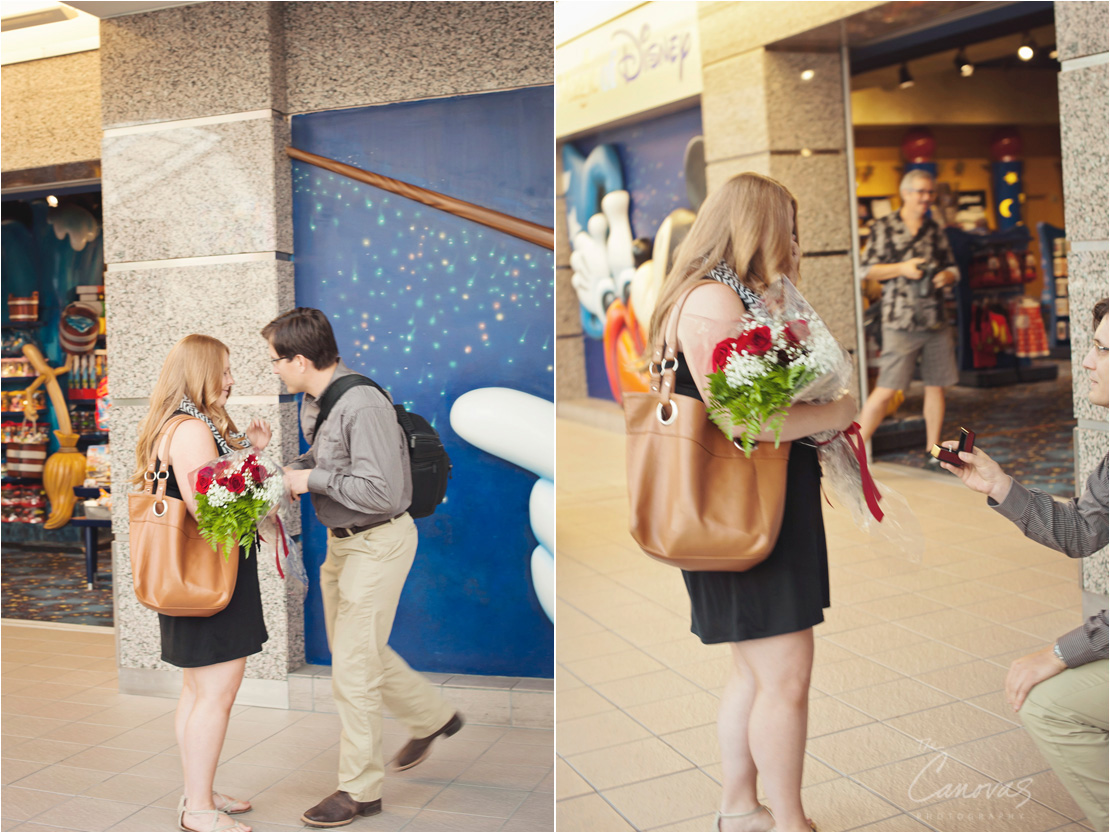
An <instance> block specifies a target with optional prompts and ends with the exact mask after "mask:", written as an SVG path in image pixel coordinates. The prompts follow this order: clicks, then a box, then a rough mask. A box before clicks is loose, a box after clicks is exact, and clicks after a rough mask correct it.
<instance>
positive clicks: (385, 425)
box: [289, 361, 412, 529]
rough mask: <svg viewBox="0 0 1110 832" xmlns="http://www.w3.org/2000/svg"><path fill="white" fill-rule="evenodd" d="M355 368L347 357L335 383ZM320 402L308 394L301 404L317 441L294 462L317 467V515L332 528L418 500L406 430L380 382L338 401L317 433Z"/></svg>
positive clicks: (307, 430) (390, 513)
mask: <svg viewBox="0 0 1110 832" xmlns="http://www.w3.org/2000/svg"><path fill="white" fill-rule="evenodd" d="M353 372H354V371H353V370H351V369H350V368H349V367H347V365H346V364H344V363H343V362H342V361H340V362H339V364H338V366H337V367H336V370H335V374H334V375H333V376H332V379H331V382H329V386H331V384H332V383H334V382H335V380H336V379H338V378H340V377H341V376H346V375H351V374H352V373H353ZM319 415H320V405H319V404H318V403H317V400H316V399H315V398H314V397H313V396H310V395H309V394H308V393H305V395H304V401H303V402H302V403H301V430H302V431H303V432H304V435H305V438H306V439H308V441H310V442H311V443H312V447H311V448H309V450H308V452H307V453H305V454H302V455H301V456H299V457H297V458H296V459H295V460H293V462H292V463H290V466H289V467H291V468H311V469H312V473H311V474H309V475H308V490H309V493H310V494H311V495H312V507H313V508H314V509H315V510H316V517H317V518H318V519H319V520H320V522H321V523H323V524H324V525H325V526H327V527H328V528H329V529H349V528H352V527H355V526H368V525H370V524H371V523H377V522H379V521H381V520H389V519H391V518H393V517H396V516H397V515H398V514H401V513H402V512H404V511H405V510H406V509H408V507H409V505H411V504H412V473H411V471H410V470H409V450H408V445H407V444H406V442H405V432H404V431H403V430H402V429H401V426H400V425H399V424H397V414H396V411H394V409H393V403H392V402H391V401H390V400H389V398H388V397H387V396H385V395H383V394H382V393H381V392H379V391H378V390H377V388H374V387H353V388H351V389H350V390H348V391H347V392H346V393H344V394H343V396H342V398H340V399H339V401H338V402H336V403H335V407H333V408H332V411H331V415H329V416H328V420H327V421H326V422H324V427H323V430H322V431H321V435H320V436H317V435H316V417H317V416H319Z"/></svg>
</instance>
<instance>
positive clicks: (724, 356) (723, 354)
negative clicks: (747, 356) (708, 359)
mask: <svg viewBox="0 0 1110 832" xmlns="http://www.w3.org/2000/svg"><path fill="white" fill-rule="evenodd" d="M739 350H740V342H739V341H738V340H737V339H735V338H726V339H725V340H723V341H721V342H720V343H719V344H717V346H716V347H714V348H713V372H717V371H718V370H723V369H724V368H725V365H726V364H728V359H729V356H731V355H732V354H733V353H734V352H739Z"/></svg>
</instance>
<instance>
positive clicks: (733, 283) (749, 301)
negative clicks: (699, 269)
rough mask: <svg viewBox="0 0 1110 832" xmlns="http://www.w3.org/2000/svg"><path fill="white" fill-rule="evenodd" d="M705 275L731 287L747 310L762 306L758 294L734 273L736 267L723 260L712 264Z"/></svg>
mask: <svg viewBox="0 0 1110 832" xmlns="http://www.w3.org/2000/svg"><path fill="white" fill-rule="evenodd" d="M706 277H708V278H710V279H711V280H716V281H717V282H718V283H723V284H725V285H726V286H728V287H729V288H730V289H732V291H734V292H736V294H738V295H739V296H740V300H742V301H743V302H744V306H745V307H747V308H748V310H749V311H750V310H753V309H759V308H761V307H762V306H763V301H762V300H760V298H759V295H757V294H756V293H755V292H753V291H752V290H751V289H749V288H748V287H747V286H745V285H744V284H743V282H742V281H741V280H740V275H738V274H737V273H736V269H734V268H732V266H730V265H729V264H728V263H727V262H725V261H724V260H722V261H721V262H720V263H718V264H717V265H716V266H714V267H713V268H712V269H711V270H710V271H709V273H708V274H707V275H706Z"/></svg>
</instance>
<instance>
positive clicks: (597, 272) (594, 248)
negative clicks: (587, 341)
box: [570, 214, 617, 321]
mask: <svg viewBox="0 0 1110 832" xmlns="http://www.w3.org/2000/svg"><path fill="white" fill-rule="evenodd" d="M587 228H588V231H579V232H578V233H577V234H575V235H574V237H573V239H572V241H571V243H572V245H573V247H574V251H573V252H572V253H571V255H570V267H571V269H573V270H574V274H573V275H571V278H570V285H571V286H573V287H574V291H575V293H576V294H577V295H578V302H579V303H580V304H581V305H582V308H583V309H585V310H586V311H587V312H589V313H590V314H591V315H593V316H594V317H595V318H597V319H598V321H604V320H605V310H606V308H607V307H608V305H609V303H611V302H612V299H613V297H615V296H616V293H617V286H616V284H615V283H614V282H613V276H612V275H611V274H610V273H609V253H608V249H607V247H606V243H605V239H606V237H607V236H608V233H609V223H608V221H607V220H606V219H605V215H604V214H594V215H593V216H592V217H590V221H589V222H588V223H587Z"/></svg>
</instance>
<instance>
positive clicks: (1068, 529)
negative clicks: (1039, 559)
mask: <svg viewBox="0 0 1110 832" xmlns="http://www.w3.org/2000/svg"><path fill="white" fill-rule="evenodd" d="M1108 458H1110V454H1108V455H1107V456H1104V457H1103V458H1102V462H1100V463H1099V464H1098V467H1097V468H1096V469H1095V470H1094V471H1093V472H1092V473H1091V476H1090V477H1089V478H1088V479H1087V487H1086V489H1084V491H1083V496H1082V497H1079V498H1078V499H1076V500H1069V501H1068V502H1066V503H1065V502H1061V501H1059V500H1054V499H1052V497H1050V496H1049V495H1048V494H1045V493H1044V492H1043V491H1038V490H1037V489H1035V488H1025V487H1024V486H1023V485H1021V483H1019V482H1017V481H1012V482H1011V483H1010V493H1009V494H1007V495H1006V499H1005V500H1003V501H1002V502H1001V503H996V502H995V501H994V500H992V499H990V498H989V497H988V498H987V504H988V505H990V506H992V507H993V508H994V510H995V511H997V512H998V513H999V514H1001V515H1002V516H1003V517H1006V518H1007V519H1009V520H1012V521H1013V522H1014V523H1016V524H1017V526H1018V528H1019V529H1021V530H1022V532H1024V533H1025V536H1026V537H1028V538H1030V539H1032V540H1036V541H1037V542H1038V543H1043V544H1044V545H1045V546H1049V547H1051V548H1053V549H1055V550H1056V551H1058V552H1063V553H1064V554H1066V555H1068V556H1069V557H1073V558H1085V557H1087V556H1088V555H1093V554H1094V553H1095V552H1097V551H1098V550H1099V549H1101V548H1102V547H1103V546H1105V545H1106V541H1107V535H1108V531H1107V528H1108V519H1107V496H1108V493H1110V485H1108V484H1107V460H1108ZM1106 622H1107V619H1106V610H1102V611H1101V612H1099V613H1098V614H1097V615H1092V616H1091V617H1090V618H1088V619H1087V620H1086V622H1084V623H1083V625H1082V626H1080V627H1076V628H1075V629H1074V630H1072V631H1071V632H1070V633H1066V634H1065V635H1062V636H1060V638H1058V639H1057V640H1056V643H1057V644H1058V645H1060V654H1061V655H1062V656H1063V657H1064V663H1065V664H1067V666H1068V667H1078V666H1079V665H1082V664H1087V663H1089V662H1093V661H1098V660H1099V659H1105V658H1106V657H1107V623H1106Z"/></svg>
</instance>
